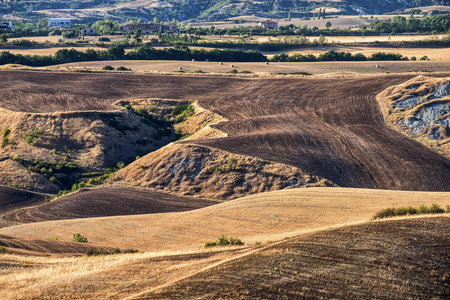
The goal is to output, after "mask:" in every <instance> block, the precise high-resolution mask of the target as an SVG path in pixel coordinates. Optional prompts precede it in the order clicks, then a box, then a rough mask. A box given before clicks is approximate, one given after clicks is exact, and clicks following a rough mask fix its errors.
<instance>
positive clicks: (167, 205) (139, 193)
mask: <svg viewBox="0 0 450 300" xmlns="http://www.w3.org/2000/svg"><path fill="white" fill-rule="evenodd" d="M213 204H217V202H214V201H206V200H198V199H192V198H183V197H175V196H171V195H165V194H161V193H157V192H152V191H146V190H135V189H126V188H101V189H93V190H82V191H79V192H77V193H74V194H71V195H68V196H66V197H63V198H61V199H57V200H54V201H52V202H50V203H47V204H45V205H41V206H39V207H34V208H31V209H28V210H19V211H15V212H13V213H11V214H7V215H6V216H5V217H4V218H5V221H6V222H7V223H9V224H20V223H31V222H42V221H49V220H64V219H77V218H94V217H106V216H122V215H138V214H155V213H166V212H182V211H188V210H193V209H198V208H202V207H206V206H210V205H213Z"/></svg>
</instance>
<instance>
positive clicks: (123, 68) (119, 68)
mask: <svg viewBox="0 0 450 300" xmlns="http://www.w3.org/2000/svg"><path fill="white" fill-rule="evenodd" d="M117 71H131V69H127V68H125V67H123V66H120V67H117Z"/></svg>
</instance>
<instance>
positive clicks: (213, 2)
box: [0, 0, 450, 22]
mask: <svg viewBox="0 0 450 300" xmlns="http://www.w3.org/2000/svg"><path fill="white" fill-rule="evenodd" d="M429 5H447V6H448V5H450V0H412V1H405V0H403V1H398V0H373V1H372V0H370V1H369V0H338V1H322V0H262V1H261V0H160V1H158V0H80V1H74V0H62V1H54V0H50V1H42V0H39V1H35V0H33V1H30V0H24V1H15V2H14V1H13V2H5V1H2V2H1V3H0V15H2V16H3V17H2V18H3V19H8V18H11V16H14V17H22V18H26V19H31V20H38V19H43V18H46V17H49V16H53V17H71V18H73V19H75V20H80V21H83V22H86V21H94V20H98V19H103V18H105V17H107V18H112V19H116V20H121V21H126V20H130V19H136V18H140V19H142V20H144V21H151V20H153V18H155V17H157V18H158V19H159V20H163V21H170V20H172V19H176V20H179V21H186V20H209V21H212V20H220V19H226V18H231V17H239V16H242V15H257V16H259V17H267V18H286V17H287V16H288V13H289V11H291V16H292V17H294V16H295V17H307V16H313V14H314V13H317V12H318V9H319V8H322V9H323V8H325V10H326V9H328V12H330V13H331V12H332V13H333V14H336V13H341V14H356V15H358V14H375V13H376V14H380V13H389V12H393V11H397V10H404V9H408V8H413V7H419V6H429Z"/></svg>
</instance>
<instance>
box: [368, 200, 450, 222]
mask: <svg viewBox="0 0 450 300" xmlns="http://www.w3.org/2000/svg"><path fill="white" fill-rule="evenodd" d="M447 212H450V206H447ZM443 213H445V210H444V209H443V208H441V207H440V206H439V205H437V204H431V205H430V206H429V207H428V206H425V205H421V206H419V208H415V207H411V206H409V207H399V208H394V207H389V208H385V209H382V210H380V211H378V212H377V213H375V215H374V216H373V218H372V220H379V219H384V218H391V217H396V216H410V215H421V214H443Z"/></svg>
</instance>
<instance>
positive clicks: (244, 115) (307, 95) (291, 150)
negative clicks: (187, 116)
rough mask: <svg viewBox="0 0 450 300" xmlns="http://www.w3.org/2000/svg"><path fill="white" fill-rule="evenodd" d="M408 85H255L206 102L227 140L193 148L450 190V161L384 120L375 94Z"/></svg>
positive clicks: (360, 183)
mask: <svg viewBox="0 0 450 300" xmlns="http://www.w3.org/2000/svg"><path fill="white" fill-rule="evenodd" d="M405 79H406V78H405V77H401V76H396V77H394V76H392V77H371V78H362V79H333V80H324V79H320V80H316V79H307V80H299V79H292V80H289V79H280V80H277V79H267V80H255V81H253V82H251V84H247V85H246V86H245V87H244V88H240V89H236V90H234V91H229V92H228V93H227V94H226V95H225V94H224V95H220V96H217V95H215V97H214V98H213V99H208V100H201V101H200V102H199V103H200V105H201V106H204V107H206V108H207V109H210V110H212V111H213V112H216V113H218V114H220V115H223V116H225V117H226V118H227V119H228V120H229V122H223V123H219V124H217V125H216V126H215V128H217V129H220V130H222V131H224V132H225V133H227V134H228V137H227V138H218V139H209V140H203V141H193V142H191V143H197V144H200V145H208V146H212V147H217V148H220V149H223V150H227V151H230V152H237V153H242V154H246V155H253V156H258V157H261V158H264V159H268V160H273V161H277V162H281V163H285V164H289V165H293V166H296V167H299V168H300V169H301V170H303V171H305V172H306V173H309V174H314V175H317V176H320V177H324V178H327V179H330V180H331V181H333V182H335V183H336V184H338V185H340V186H350V187H359V188H363V187H364V188H381V189H403V190H450V160H448V159H446V158H444V157H442V156H440V155H438V154H437V153H434V152H432V151H430V150H429V149H427V148H426V147H424V146H422V145H420V144H419V143H417V142H415V141H412V140H410V139H408V138H406V137H405V136H403V135H402V134H400V133H397V132H395V131H393V130H391V129H389V128H388V127H387V126H386V125H385V123H384V121H383V116H382V114H381V112H380V108H379V105H378V103H377V102H376V100H375V96H376V94H377V93H378V92H380V91H382V90H384V89H385V88H387V87H388V85H389V84H394V83H396V82H402V81H405ZM186 143H189V142H186Z"/></svg>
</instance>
